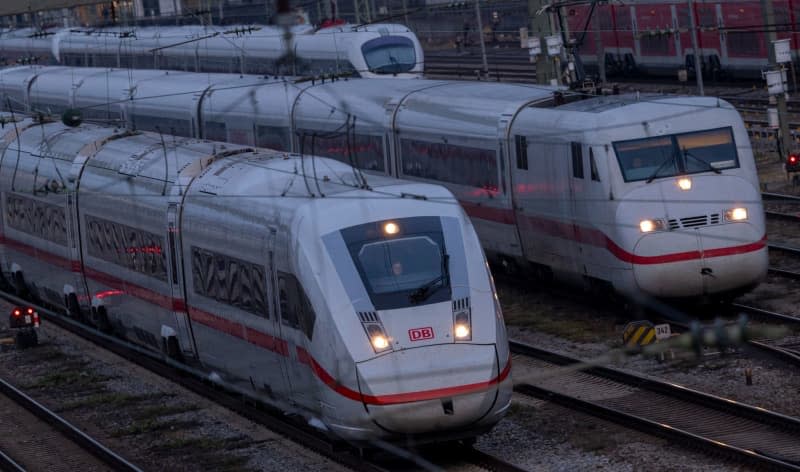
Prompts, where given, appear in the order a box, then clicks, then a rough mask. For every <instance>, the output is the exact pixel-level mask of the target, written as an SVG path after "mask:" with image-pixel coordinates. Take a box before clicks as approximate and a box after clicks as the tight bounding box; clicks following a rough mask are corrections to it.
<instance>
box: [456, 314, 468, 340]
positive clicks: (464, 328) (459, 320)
mask: <svg viewBox="0 0 800 472" xmlns="http://www.w3.org/2000/svg"><path fill="white" fill-rule="evenodd" d="M453 335H454V336H455V337H456V341H469V340H471V339H472V317H471V316H470V314H469V310H468V309H467V310H463V311H458V312H456V313H455V314H454V315H453Z"/></svg>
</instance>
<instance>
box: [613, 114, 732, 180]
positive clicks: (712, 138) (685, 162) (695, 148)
mask: <svg viewBox="0 0 800 472" xmlns="http://www.w3.org/2000/svg"><path fill="white" fill-rule="evenodd" d="M614 151H615V152H616V154H617V160H618V161H619V167H620V169H621V170H622V175H623V177H624V178H625V181H626V182H633V181H637V180H646V181H648V182H650V181H652V180H654V179H657V178H661V177H672V176H675V175H683V174H696V173H699V172H716V173H719V171H721V170H724V169H733V168H736V167H739V157H738V155H737V153H736V143H735V142H734V140H733V131H732V130H731V128H730V127H727V128H718V129H712V130H705V131H696V132H692V133H682V134H673V135H666V136H657V137H652V138H644V139H634V140H630V141H617V142H615V143H614Z"/></svg>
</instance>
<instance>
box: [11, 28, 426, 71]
mask: <svg viewBox="0 0 800 472" xmlns="http://www.w3.org/2000/svg"><path fill="white" fill-rule="evenodd" d="M291 32H292V39H291V41H290V42H289V43H288V44H287V41H286V40H285V39H284V32H283V30H282V29H281V28H277V27H274V26H255V27H254V26H220V27H201V26H172V27H158V28H156V27H149V28H136V29H134V30H126V29H123V28H106V29H98V30H92V31H86V32H83V31H76V30H69V29H61V30H53V31H51V32H44V33H43V32H37V31H35V30H33V29H20V30H10V31H5V32H0V57H2V58H4V59H5V61H6V62H7V63H14V62H15V61H21V62H26V61H37V62H38V63H39V64H62V65H67V66H82V67H83V66H89V67H132V68H145V69H167V70H184V71H195V72H227V73H241V74H271V75H274V74H292V75H312V76H314V75H322V74H327V75H330V74H335V75H347V74H350V75H354V76H358V77H372V78H380V77H392V78H417V77H421V76H422V71H423V69H424V56H423V52H422V46H421V45H420V42H419V40H418V39H417V36H416V35H415V34H414V33H413V32H412V31H411V30H410V29H408V28H407V27H405V26H402V25H398V24H372V25H365V26H354V25H349V24H345V25H336V26H330V27H327V28H322V29H318V30H317V29H314V28H313V27H311V26H308V25H298V26H294V27H292V29H291ZM288 51H291V52H292V54H293V55H294V58H295V59H292V60H285V59H283V58H284V56H285V55H286V53H287V52H288Z"/></svg>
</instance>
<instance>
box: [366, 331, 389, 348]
mask: <svg viewBox="0 0 800 472" xmlns="http://www.w3.org/2000/svg"><path fill="white" fill-rule="evenodd" d="M366 328H367V335H368V336H369V343H370V344H372V349H373V350H375V353H376V354H378V353H381V352H383V351H385V350H387V349H391V346H390V345H389V336H386V333H385V332H384V331H383V327H382V326H381V325H379V324H369V325H366Z"/></svg>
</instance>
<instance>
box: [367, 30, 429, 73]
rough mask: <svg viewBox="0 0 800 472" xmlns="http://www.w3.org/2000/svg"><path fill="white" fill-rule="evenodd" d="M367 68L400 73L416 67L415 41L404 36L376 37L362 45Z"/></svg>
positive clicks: (379, 71) (376, 71)
mask: <svg viewBox="0 0 800 472" xmlns="http://www.w3.org/2000/svg"><path fill="white" fill-rule="evenodd" d="M361 52H362V53H363V54H364V60H365V61H366V62H367V69H369V71H370V72H374V73H376V74H399V73H401V72H408V71H410V70H411V69H413V68H414V65H416V62H417V55H416V52H415V51H414V43H413V42H411V40H410V39H408V38H404V37H402V36H384V37H380V38H375V39H372V40H370V41H367V42H366V43H364V45H363V46H361Z"/></svg>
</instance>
